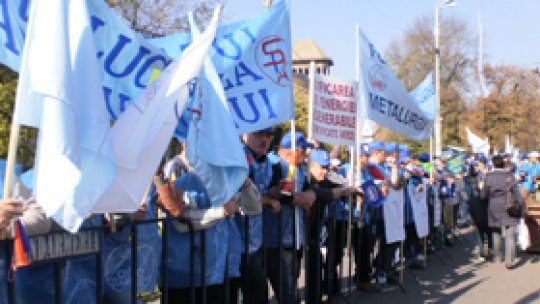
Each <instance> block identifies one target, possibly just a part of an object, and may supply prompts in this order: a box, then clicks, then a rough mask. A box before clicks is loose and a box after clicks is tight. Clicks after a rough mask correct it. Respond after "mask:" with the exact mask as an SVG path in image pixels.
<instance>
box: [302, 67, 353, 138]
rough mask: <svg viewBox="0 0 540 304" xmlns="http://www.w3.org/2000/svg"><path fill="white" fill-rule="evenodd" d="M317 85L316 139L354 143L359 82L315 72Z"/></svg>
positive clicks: (315, 108)
mask: <svg viewBox="0 0 540 304" xmlns="http://www.w3.org/2000/svg"><path fill="white" fill-rule="evenodd" d="M314 86H315V87H314V88H313V92H314V95H313V104H312V105H311V106H312V109H313V111H312V112H313V117H312V121H313V125H312V126H311V128H312V132H313V138H314V139H316V140H318V141H321V142H324V143H327V144H334V145H344V146H354V143H355V139H356V129H357V128H356V123H357V120H356V117H357V111H356V107H357V92H358V83H357V82H356V81H353V80H347V79H341V78H337V77H331V76H324V75H320V74H316V75H315V84H314Z"/></svg>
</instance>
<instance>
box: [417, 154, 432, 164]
mask: <svg viewBox="0 0 540 304" xmlns="http://www.w3.org/2000/svg"><path fill="white" fill-rule="evenodd" d="M429 158H430V156H429V154H428V153H425V152H424V153H422V154H420V155H419V156H418V160H419V161H420V162H423V163H427V162H429Z"/></svg>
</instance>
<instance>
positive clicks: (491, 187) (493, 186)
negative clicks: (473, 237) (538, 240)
mask: <svg viewBox="0 0 540 304" xmlns="http://www.w3.org/2000/svg"><path fill="white" fill-rule="evenodd" d="M493 167H494V169H493V171H492V172H489V173H488V174H487V175H486V179H485V181H484V185H483V187H482V189H481V191H480V198H481V199H487V200H488V226H489V227H490V228H491V229H492V233H493V246H494V251H495V256H496V257H499V258H502V241H501V238H504V262H505V266H506V268H508V269H511V268H512V267H513V266H514V258H515V255H516V227H517V224H518V222H519V218H516V217H511V216H509V215H508V213H507V212H506V195H507V192H508V189H509V188H510V185H513V184H515V178H514V176H513V175H512V173H510V172H509V171H508V170H506V169H504V161H503V159H502V157H500V156H494V157H493ZM511 189H514V190H515V189H517V187H515V186H514V187H511ZM515 192H516V193H515V197H516V198H519V199H520V200H522V199H521V195H520V194H519V193H518V191H517V190H516V191H515ZM521 203H522V204H523V202H521Z"/></svg>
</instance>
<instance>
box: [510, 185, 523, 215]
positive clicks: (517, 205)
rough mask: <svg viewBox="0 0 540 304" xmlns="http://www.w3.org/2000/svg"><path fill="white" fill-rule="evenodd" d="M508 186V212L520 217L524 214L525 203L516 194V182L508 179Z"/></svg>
mask: <svg viewBox="0 0 540 304" xmlns="http://www.w3.org/2000/svg"><path fill="white" fill-rule="evenodd" d="M508 182H509V183H508V188H507V191H506V213H508V215H509V216H511V217H517V218H520V217H521V215H522V214H523V205H522V204H521V201H520V200H519V198H518V197H517V196H516V195H515V184H514V183H512V182H511V181H510V180H508Z"/></svg>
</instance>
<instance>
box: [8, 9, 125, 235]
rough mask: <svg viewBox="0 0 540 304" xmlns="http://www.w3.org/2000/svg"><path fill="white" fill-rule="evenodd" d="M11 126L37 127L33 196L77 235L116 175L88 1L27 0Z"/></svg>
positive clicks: (63, 225)
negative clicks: (22, 46)
mask: <svg viewBox="0 0 540 304" xmlns="http://www.w3.org/2000/svg"><path fill="white" fill-rule="evenodd" d="M13 121H14V123H17V124H21V125H26V126H30V127H35V128H39V139H38V148H37V152H36V162H35V182H34V195H35V198H36V200H37V202H38V203H39V204H40V205H41V206H42V207H43V209H44V210H45V212H46V214H47V216H50V217H52V218H53V219H54V220H55V221H56V222H57V223H58V224H59V225H61V226H62V227H64V228H65V229H66V230H69V231H71V232H76V231H77V230H78V228H79V227H80V225H81V224H82V222H83V220H84V219H85V218H86V217H87V216H88V215H89V214H90V213H91V211H92V209H93V207H94V205H95V204H96V202H97V201H98V200H99V199H100V198H101V196H102V195H103V193H104V192H105V190H107V188H108V187H109V186H110V184H111V182H112V180H113V178H114V176H115V171H116V168H115V162H114V155H113V150H112V145H111V141H110V120H109V117H108V115H107V111H106V108H105V101H104V98H103V91H102V89H101V77H100V74H99V66H98V62H97V58H96V47H95V43H94V35H93V34H92V27H91V24H90V16H89V14H88V8H87V6H86V0H72V1H64V0H50V1H33V2H32V4H31V7H30V13H29V24H28V30H27V32H26V42H25V46H24V50H23V57H22V61H21V71H20V76H19V86H18V88H17V97H16V105H15V113H14V116H13Z"/></svg>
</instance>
